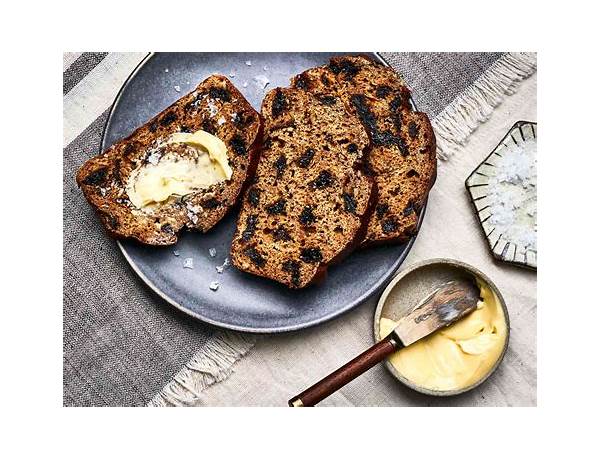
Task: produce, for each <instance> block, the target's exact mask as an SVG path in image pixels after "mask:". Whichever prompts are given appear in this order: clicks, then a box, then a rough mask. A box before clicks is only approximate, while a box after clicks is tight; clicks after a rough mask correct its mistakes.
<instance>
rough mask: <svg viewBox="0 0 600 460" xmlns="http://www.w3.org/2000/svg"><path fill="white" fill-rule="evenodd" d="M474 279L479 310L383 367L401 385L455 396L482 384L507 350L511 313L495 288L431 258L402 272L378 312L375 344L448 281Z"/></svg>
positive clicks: (459, 266) (471, 272) (476, 274)
mask: <svg viewBox="0 0 600 460" xmlns="http://www.w3.org/2000/svg"><path fill="white" fill-rule="evenodd" d="M465 275H466V276H470V277H473V278H474V279H475V281H476V283H477V286H478V288H479V291H480V301H479V302H478V303H477V308H476V310H475V311H473V312H472V313H470V314H469V315H467V316H465V317H463V318H461V319H460V320H458V321H457V322H455V323H453V324H451V325H449V326H447V327H445V328H443V329H440V330H438V331H436V332H434V333H433V334H431V335H429V336H427V337H425V338H423V339H421V340H419V341H417V342H415V343H413V344H411V345H410V346H408V347H406V348H403V349H401V350H399V351H396V352H395V353H393V354H392V355H390V356H389V357H388V358H387V360H386V362H385V365H386V367H387V369H388V370H389V371H390V372H391V373H392V375H394V377H396V378H397V379H398V380H399V381H400V382H402V383H403V384H405V385H407V386H408V387H410V388H412V389H414V390H416V391H419V392H421V393H425V394H429V395H435V396H452V395H457V394H460V393H463V392H465V391H468V390H471V389H473V388H475V387H476V386H478V385H480V384H481V383H483V382H484V381H485V380H486V379H487V378H488V377H489V376H490V375H491V374H492V373H493V372H494V370H495V369H496V368H497V367H498V365H499V364H500V362H501V361H502V358H503V357H504V353H505V351H506V348H507V346H508V338H509V329H510V327H509V318H508V311H507V308H506V305H505V302H504V299H503V298H502V295H501V294H500V292H499V291H498V289H497V287H496V286H495V285H494V284H493V283H492V281H491V280H490V279H489V278H488V277H487V276H486V275H484V274H483V273H481V272H480V271H479V270H477V269H475V268H474V267H471V266H469V265H467V264H465V263H462V262H459V261H456V260H450V259H433V260H428V261H424V262H421V263H419V264H417V265H414V266H412V267H410V268H408V269H406V270H404V271H402V272H401V273H399V274H398V275H397V276H396V277H395V278H394V279H393V280H392V282H391V283H390V284H389V285H388V287H387V288H386V290H385V291H384V292H383V294H382V296H381V298H380V300H379V303H378V305H377V309H376V311H375V321H374V335H375V340H376V341H379V340H381V338H383V337H385V336H387V335H388V334H389V333H390V332H391V331H392V330H393V329H394V328H395V327H396V326H397V324H398V321H400V320H401V319H402V318H403V317H405V316H406V315H407V314H408V313H409V312H410V310H411V309H412V308H414V306H415V305H417V304H418V303H419V301H420V299H422V298H423V297H424V296H426V295H427V294H428V293H429V292H431V291H432V290H435V289H436V287H437V286H439V285H441V284H443V283H445V282H448V281H450V280H453V279H456V278H459V277H464V276H465Z"/></svg>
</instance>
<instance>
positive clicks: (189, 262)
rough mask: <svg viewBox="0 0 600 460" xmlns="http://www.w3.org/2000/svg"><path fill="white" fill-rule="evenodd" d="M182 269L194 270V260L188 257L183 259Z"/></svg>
mask: <svg viewBox="0 0 600 460" xmlns="http://www.w3.org/2000/svg"><path fill="white" fill-rule="evenodd" d="M183 268H189V269H190V270H193V269H194V259H193V258H191V257H188V258H187V259H185V260H184V261H183Z"/></svg>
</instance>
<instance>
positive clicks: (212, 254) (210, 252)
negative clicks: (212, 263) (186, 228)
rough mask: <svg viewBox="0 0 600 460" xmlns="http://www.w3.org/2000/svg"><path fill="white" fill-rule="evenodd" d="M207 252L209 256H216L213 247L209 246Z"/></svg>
mask: <svg viewBox="0 0 600 460" xmlns="http://www.w3.org/2000/svg"><path fill="white" fill-rule="evenodd" d="M208 253H209V254H210V256H211V257H216V256H217V250H216V249H215V248H210V249H209V250H208Z"/></svg>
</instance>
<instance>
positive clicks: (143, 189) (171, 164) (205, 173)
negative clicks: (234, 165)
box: [127, 130, 233, 209]
mask: <svg viewBox="0 0 600 460" xmlns="http://www.w3.org/2000/svg"><path fill="white" fill-rule="evenodd" d="M169 144H185V145H187V146H189V147H191V148H192V149H194V151H195V152H194V153H195V155H192V156H189V157H188V156H180V155H178V154H176V153H174V152H167V153H165V154H164V155H162V156H161V157H160V158H158V159H157V161H154V162H151V163H148V164H145V165H143V166H142V167H140V168H139V169H138V170H137V171H135V172H134V173H133V174H131V176H130V178H129V181H128V183H127V194H128V196H129V199H130V200H131V203H132V204H133V205H134V206H135V207H136V208H140V209H141V208H144V207H146V206H153V205H156V204H160V203H163V202H165V201H167V200H168V199H169V198H170V197H172V196H183V195H187V194H189V193H194V192H197V191H200V190H203V189H206V188H208V187H210V186H211V185H215V184H218V183H220V182H224V181H226V180H229V179H231V176H232V175H233V171H232V169H231V166H230V165H229V160H228V158H227V147H226V146H225V143H224V142H223V141H222V140H221V139H219V138H218V137H216V136H213V135H212V134H210V133H207V132H206V131H202V130H199V131H196V132H194V133H175V134H173V135H171V136H170V137H169V139H168V140H167V141H166V143H165V145H169Z"/></svg>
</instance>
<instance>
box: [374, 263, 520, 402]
mask: <svg viewBox="0 0 600 460" xmlns="http://www.w3.org/2000/svg"><path fill="white" fill-rule="evenodd" d="M465 273H466V274H469V275H471V276H475V277H477V278H479V279H481V280H482V281H483V282H484V283H485V284H487V285H488V286H489V287H490V289H491V290H492V291H493V292H494V293H495V294H496V295H497V296H498V300H499V301H500V305H501V307H502V310H503V312H504V318H505V320H506V331H507V333H506V341H505V343H504V348H503V349H502V353H501V354H500V356H499V357H498V360H497V361H496V363H495V364H494V365H493V366H492V367H491V369H490V370H489V372H487V373H486V374H485V375H484V376H483V377H482V378H481V379H479V380H478V381H477V382H475V383H474V384H472V385H470V386H468V387H464V388H459V389H456V390H442V391H441V390H432V389H429V388H424V387H421V386H418V385H416V384H414V383H413V382H411V381H410V380H408V379H406V378H405V377H404V376H402V375H401V374H400V372H398V370H396V368H395V367H394V366H392V364H391V363H390V362H389V360H386V361H385V367H386V368H387V369H388V371H390V373H391V374H392V375H393V376H394V377H396V379H398V380H399V381H400V382H402V383H403V384H404V385H406V386H408V387H410V388H412V389H413V390H415V391H418V392H420V393H424V394H428V395H433V396H454V395H457V394H460V393H464V392H466V391H469V390H472V389H473V388H475V387H477V386H478V385H481V384H482V383H483V382H484V381H485V380H486V379H487V378H488V377H489V376H490V375H491V374H492V373H493V372H494V371H495V370H496V369H497V367H498V365H499V364H500V362H501V361H502V359H503V358H504V354H505V353H506V349H507V347H508V340H509V336H510V321H509V318H508V310H507V308H506V303H505V301H504V298H503V297H502V294H500V291H499V290H498V288H497V287H496V285H495V284H494V283H493V282H492V281H491V280H490V279H489V278H488V277H487V276H486V275H484V274H483V273H482V272H480V271H479V270H477V269H476V268H475V267H472V266H470V265H468V264H465V263H463V262H460V261H458V260H453V259H430V260H426V261H423V262H420V263H417V264H416V265H413V266H411V267H409V268H407V269H405V270H403V271H401V272H400V273H398V274H397V275H396V276H395V277H394V278H393V279H392V281H391V282H390V283H389V284H388V286H387V288H386V289H385V291H383V294H381V297H380V299H379V302H378V304H377V308H376V310H375V321H374V324H373V332H374V335H375V340H376V341H377V342H378V341H379V340H381V339H382V337H381V335H380V320H381V317H382V316H383V317H384V318H390V319H394V320H398V319H400V318H401V317H403V316H404V315H406V314H407V313H408V312H409V311H410V310H411V308H413V307H414V306H415V305H417V304H418V303H419V302H420V301H421V300H422V299H423V298H425V297H426V296H427V295H428V294H430V293H431V292H433V291H434V290H435V289H437V288H438V287H439V286H440V285H441V284H443V283H445V282H448V281H451V280H453V279H457V278H461V277H464V276H465Z"/></svg>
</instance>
